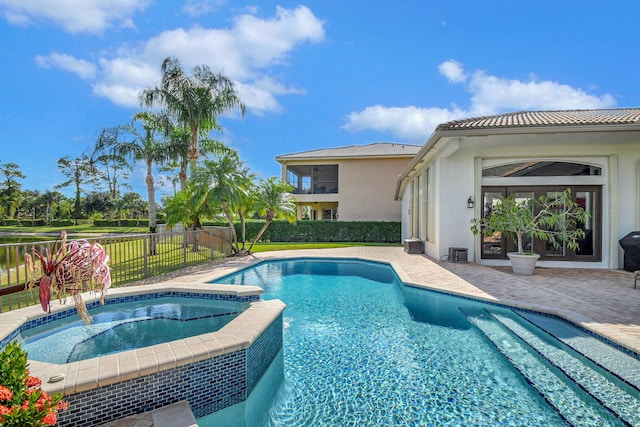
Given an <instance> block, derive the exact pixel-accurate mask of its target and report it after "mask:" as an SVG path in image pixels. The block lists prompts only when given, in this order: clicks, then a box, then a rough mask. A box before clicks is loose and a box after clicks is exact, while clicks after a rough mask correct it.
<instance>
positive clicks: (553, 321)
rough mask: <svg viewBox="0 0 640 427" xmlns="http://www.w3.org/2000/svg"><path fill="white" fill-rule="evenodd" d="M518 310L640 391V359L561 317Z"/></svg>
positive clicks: (535, 323)
mask: <svg viewBox="0 0 640 427" xmlns="http://www.w3.org/2000/svg"><path fill="white" fill-rule="evenodd" d="M514 313H515V314H517V315H518V316H519V317H521V318H524V319H526V320H527V321H528V322H530V323H533V324H534V325H536V326H537V327H538V328H540V329H542V330H543V331H545V332H547V333H548V334H551V335H553V336H554V337H555V338H556V339H557V340H559V341H562V342H563V343H564V344H566V345H568V346H569V347H571V348H572V349H574V350H575V351H577V352H578V353H580V354H582V355H583V356H585V357H586V358H588V359H590V360H591V361H593V362H594V363H595V364H597V365H599V366H602V367H603V368H605V369H606V370H607V371H609V372H611V373H613V374H614V375H616V376H617V377H619V378H621V379H623V381H625V382H627V383H629V384H631V385H632V386H634V387H635V388H636V389H638V390H640V360H638V359H636V358H635V357H632V356H631V355H630V354H626V353H624V352H623V351H621V350H619V349H616V348H614V347H612V346H610V345H608V344H606V343H604V342H602V341H601V340H599V339H598V338H596V337H594V336H593V335H591V334H589V333H588V332H586V331H584V330H581V329H579V328H577V327H575V326H573V325H571V324H569V323H567V322H564V321H562V320H560V319H557V318H554V317H551V316H545V315H542V314H536V313H527V312H514Z"/></svg>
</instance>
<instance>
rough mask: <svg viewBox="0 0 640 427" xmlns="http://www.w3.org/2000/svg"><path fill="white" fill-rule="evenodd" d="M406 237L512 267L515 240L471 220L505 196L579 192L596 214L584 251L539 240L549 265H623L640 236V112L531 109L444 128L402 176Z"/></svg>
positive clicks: (439, 253) (432, 251)
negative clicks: (474, 228)
mask: <svg viewBox="0 0 640 427" xmlns="http://www.w3.org/2000/svg"><path fill="white" fill-rule="evenodd" d="M396 184H397V185H396V192H395V197H396V199H398V200H401V202H402V236H403V238H412V237H413V238H416V239H419V240H421V241H423V242H424V253H425V254H426V255H428V256H431V257H434V258H438V259H445V257H446V256H448V255H449V253H450V252H451V251H450V248H454V249H455V252H457V251H458V249H461V250H463V251H464V250H466V254H467V259H468V260H470V261H475V262H478V263H480V264H484V265H507V264H508V260H507V257H506V252H507V251H511V250H513V249H512V244H513V243H512V242H511V241H510V240H507V239H506V238H504V237H503V236H500V235H499V234H497V235H495V236H490V237H482V236H474V235H473V234H472V233H471V231H470V221H471V219H472V218H473V217H480V216H482V215H484V214H486V213H487V210H488V209H490V207H491V205H492V203H493V202H494V201H495V200H496V199H497V198H499V197H501V196H505V195H510V194H514V193H516V194H518V197H523V198H528V197H538V196H539V195H552V194H553V193H554V192H557V191H560V190H564V189H566V188H571V190H572V194H573V196H574V198H575V200H576V201H577V202H578V203H580V204H581V205H582V206H583V207H584V208H585V209H587V210H589V211H590V212H591V214H592V216H591V218H590V219H589V220H588V221H587V223H586V224H582V225H581V226H582V227H583V229H584V230H585V233H586V237H585V239H584V240H583V241H582V242H580V249H579V250H577V251H572V250H570V249H569V248H566V247H563V248H560V249H556V248H553V247H552V246H551V245H548V244H546V243H545V242H540V241H537V240H534V241H533V242H531V241H530V242H529V244H528V246H529V248H530V249H531V250H534V251H535V252H538V253H539V254H540V255H541V258H540V261H539V262H538V265H539V266H543V267H544V266H547V267H579V268H612V269H618V268H623V254H624V251H623V249H622V248H621V247H620V245H619V243H618V241H619V240H620V239H621V238H623V237H625V236H626V235H627V234H628V233H630V232H633V231H635V230H640V108H621V109H606V110H573V111H523V112H515V113H507V114H500V115H494V116H487V117H475V118H468V119H463V120H456V121H451V122H448V123H443V124H441V125H439V126H438V127H437V128H436V130H435V131H434V132H433V134H432V135H431V136H430V137H429V139H428V140H427V141H426V143H425V144H424V146H423V147H422V149H421V150H420V152H419V153H418V154H417V155H416V156H415V158H414V159H413V160H411V162H410V163H409V164H408V165H407V167H406V168H405V169H404V170H403V171H402V173H401V175H400V177H399V179H398V180H397V183H396ZM463 253H464V252H463Z"/></svg>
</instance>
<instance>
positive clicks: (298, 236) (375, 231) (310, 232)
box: [205, 220, 401, 243]
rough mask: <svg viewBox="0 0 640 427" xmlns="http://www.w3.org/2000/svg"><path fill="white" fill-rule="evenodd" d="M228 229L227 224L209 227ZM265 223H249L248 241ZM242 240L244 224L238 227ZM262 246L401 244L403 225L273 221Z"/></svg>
mask: <svg viewBox="0 0 640 427" xmlns="http://www.w3.org/2000/svg"><path fill="white" fill-rule="evenodd" d="M205 225H217V226H223V227H224V226H226V225H227V224H226V223H221V222H216V223H205ZM263 225H264V221H259V220H256V221H248V222H247V223H246V230H247V232H246V236H247V240H248V241H251V240H252V239H253V238H254V236H256V235H257V234H258V232H259V231H260V229H261V228H262V226H263ZM236 232H237V233H238V239H239V240H240V239H241V234H240V233H241V231H240V224H236ZM260 241H262V242H367V243H400V241H401V225H400V222H397V221H298V222H297V223H296V224H290V223H288V222H287V221H277V220H276V221H273V222H272V223H271V224H270V225H269V227H268V228H267V230H266V231H265V232H264V234H263V235H262V237H261V239H260Z"/></svg>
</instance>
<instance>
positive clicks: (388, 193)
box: [338, 159, 409, 221]
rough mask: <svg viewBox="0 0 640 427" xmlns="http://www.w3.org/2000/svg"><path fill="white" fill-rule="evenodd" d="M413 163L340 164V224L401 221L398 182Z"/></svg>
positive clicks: (360, 161) (369, 161)
mask: <svg viewBox="0 0 640 427" xmlns="http://www.w3.org/2000/svg"><path fill="white" fill-rule="evenodd" d="M408 163H409V159H354V160H341V161H339V162H338V176H339V187H340V191H339V193H338V220H340V221H363V220H366V221H400V209H401V202H399V201H397V200H394V193H395V189H396V182H397V180H398V176H399V175H400V173H401V172H402V170H403V169H404V168H405V167H406V165H407V164H408Z"/></svg>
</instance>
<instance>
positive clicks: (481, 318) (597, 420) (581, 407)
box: [461, 308, 629, 426]
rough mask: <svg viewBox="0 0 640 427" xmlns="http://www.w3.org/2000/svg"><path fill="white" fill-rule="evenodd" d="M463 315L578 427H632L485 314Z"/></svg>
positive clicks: (567, 420)
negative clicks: (623, 426)
mask: <svg viewBox="0 0 640 427" xmlns="http://www.w3.org/2000/svg"><path fill="white" fill-rule="evenodd" d="M461 311H462V312H463V313H464V314H465V315H466V316H467V318H468V320H469V322H471V323H472V324H473V325H474V326H476V327H477V328H478V329H479V330H480V331H481V332H482V333H483V334H484V335H485V336H486V337H487V338H488V339H489V340H490V341H491V342H492V343H493V344H494V345H495V346H496V348H497V349H498V350H499V351H500V352H501V353H502V354H503V355H504V357H505V358H506V359H507V360H508V361H509V362H510V363H511V364H512V365H513V366H514V367H515V368H516V369H517V370H518V371H519V372H520V373H521V374H522V375H523V376H524V378H525V379H526V380H527V382H528V383H529V384H530V385H531V386H532V387H533V388H535V389H536V390H537V391H538V393H540V395H541V396H542V397H543V398H544V399H545V400H546V401H547V402H548V403H549V404H550V405H551V406H553V407H554V408H555V410H556V412H557V413H558V414H559V415H560V417H562V419H563V420H564V421H565V422H566V423H567V424H570V425H574V426H588V425H593V426H615V425H619V426H622V425H629V423H628V422H625V421H622V420H620V419H619V418H617V417H616V415H614V414H613V413H612V412H610V411H609V410H608V409H607V408H605V407H603V406H602V405H600V404H599V402H598V401H597V400H596V399H594V398H593V397H592V396H591V395H589V394H588V393H587V392H586V391H584V390H583V389H581V388H580V387H578V386H576V384H575V383H574V382H573V381H572V380H571V379H569V378H568V377H567V376H566V375H565V374H564V373H563V372H562V371H561V370H560V369H558V368H557V367H555V366H553V365H551V364H550V363H549V362H547V361H546V360H545V359H542V358H540V356H539V355H538V353H537V352H535V351H534V350H533V349H532V348H531V347H530V346H529V345H528V344H527V343H526V342H524V341H523V340H522V339H520V338H519V337H517V336H516V335H514V334H513V333H512V332H511V331H510V330H509V329H508V328H507V327H506V326H504V325H503V324H502V323H500V322H498V321H497V320H496V319H495V318H493V317H492V316H491V314H489V313H488V312H486V311H484V310H477V311H469V310H468V309H462V308H461Z"/></svg>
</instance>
